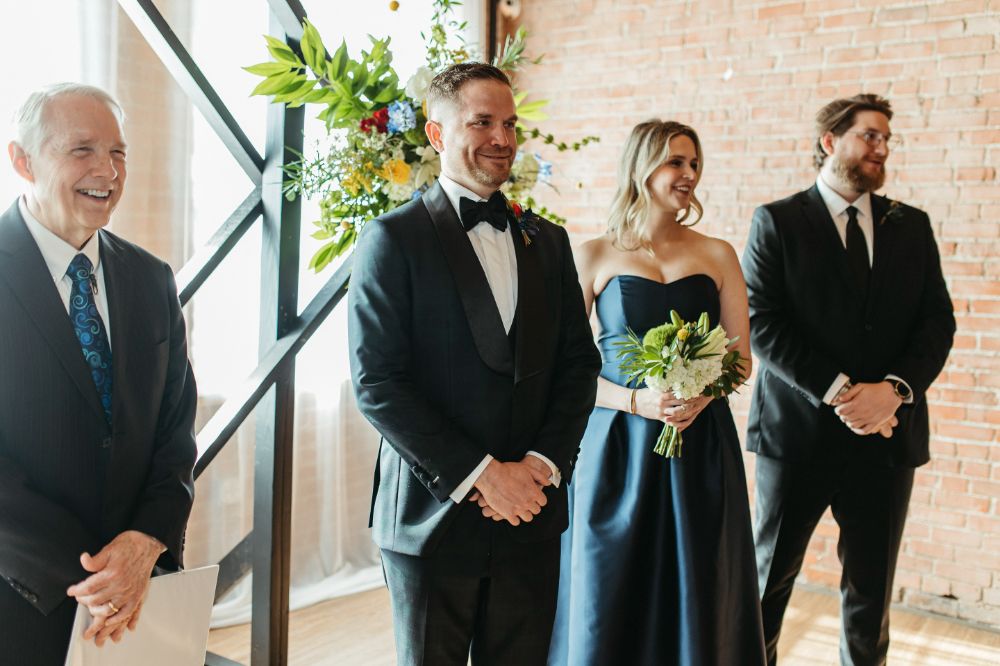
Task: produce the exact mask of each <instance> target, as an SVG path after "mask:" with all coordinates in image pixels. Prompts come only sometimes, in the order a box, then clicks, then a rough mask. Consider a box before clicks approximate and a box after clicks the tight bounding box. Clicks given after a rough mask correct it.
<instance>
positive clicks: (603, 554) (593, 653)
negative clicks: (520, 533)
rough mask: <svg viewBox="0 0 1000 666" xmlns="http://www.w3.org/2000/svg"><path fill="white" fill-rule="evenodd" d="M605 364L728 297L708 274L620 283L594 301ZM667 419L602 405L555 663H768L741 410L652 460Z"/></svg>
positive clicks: (592, 436) (723, 405) (593, 424)
mask: <svg viewBox="0 0 1000 666" xmlns="http://www.w3.org/2000/svg"><path fill="white" fill-rule="evenodd" d="M595 307H596V308H597V316H598V318H599V320H600V325H601V330H600V334H599V337H598V344H599V346H600V349H601V354H602V356H603V358H604V367H603V369H602V371H601V376H602V377H604V378H605V379H607V380H609V381H612V382H614V383H616V384H624V383H625V379H624V377H623V376H622V375H621V373H620V372H619V370H618V360H617V358H616V354H617V348H616V347H614V346H613V343H614V342H616V341H618V340H621V339H622V336H623V335H625V332H626V330H625V329H626V326H628V327H630V328H631V329H632V330H633V331H635V332H636V333H637V334H639V335H640V336H642V334H643V333H645V332H646V331H647V330H648V329H650V328H652V327H653V326H657V325H659V324H662V323H663V322H665V321H667V320H668V319H669V317H670V314H669V313H670V310H671V309H674V310H677V312H678V313H680V315H681V317H683V318H684V319H685V320H688V321H691V320H696V319H697V318H698V316H699V315H700V314H701V313H702V312H707V313H708V315H709V318H710V319H711V322H712V325H713V326H714V325H715V324H716V323H718V321H719V294H718V291H717V289H716V286H715V282H714V281H713V280H712V279H711V278H710V277H708V276H707V275H701V274H699V275H692V276H689V277H686V278H682V279H680V280H677V281H675V282H671V283H669V284H663V283H660V282H656V281H654V280H648V279H645V278H641V277H637V276H626V275H621V276H618V277H615V278H613V279H612V280H611V281H610V282H609V283H608V285H607V287H605V289H604V291H603V292H601V294H600V295H599V296H598V297H597V299H596V302H595ZM662 428H663V423H662V422H660V421H651V420H648V419H644V418H642V417H641V416H632V415H629V414H628V413H626V412H622V411H618V410H612V409H605V408H601V407H598V408H596V409H595V410H594V412H593V413H592V414H591V416H590V421H589V423H588V425H587V430H586V433H585V434H584V436H583V441H582V443H581V450H580V457H579V461H578V462H577V466H576V471H575V473H574V476H573V482H572V483H571V484H570V486H569V501H570V505H569V506H570V527H569V529H568V530H566V532H564V533H563V536H562V560H561V566H562V570H561V574H560V580H559V605H558V610H557V613H556V621H555V628H554V631H553V636H552V646H551V650H550V652H549V665H550V666H617V665H619V664H621V665H628V666H645V665H649V666H653V665H660V664H663V665H671V666H672V665H677V666H743V665H748V666H752V665H757V664H764V663H765V658H764V638H763V630H762V628H761V614H760V602H759V595H758V592H757V570H756V565H755V560H754V548H753V535H752V532H751V528H750V508H749V501H748V498H747V484H746V477H745V473H744V468H743V458H742V456H741V454H740V442H739V439H738V437H737V434H736V426H735V425H734V423H733V417H732V413H731V412H730V410H729V405H728V404H727V402H726V401H725V400H715V401H713V402H712V403H711V404H709V406H708V407H707V408H705V410H704V411H702V413H701V414H699V415H698V418H697V419H696V420H695V422H694V423H692V424H691V425H690V426H689V427H688V428H687V430H685V431H684V447H683V457H681V458H674V459H670V460H668V459H666V458H663V457H660V456H658V455H656V454H654V453H653V444H654V443H655V442H656V438H657V436H658V435H659V434H660V430H661V429H662Z"/></svg>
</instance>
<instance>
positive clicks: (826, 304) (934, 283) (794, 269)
mask: <svg viewBox="0 0 1000 666" xmlns="http://www.w3.org/2000/svg"><path fill="white" fill-rule="evenodd" d="M871 202H872V218H873V225H874V251H873V263H872V271H871V279H870V283H869V288H868V294H867V298H866V297H865V295H864V294H863V293H862V292H861V290H860V287H858V286H857V285H856V283H855V281H854V280H853V279H852V278H851V273H850V267H849V264H848V259H847V251H846V249H845V248H844V244H843V242H842V241H841V240H840V236H839V235H838V233H837V230H836V227H835V226H834V223H833V220H832V219H831V217H830V213H829V210H828V209H827V207H826V204H825V203H824V202H823V199H822V197H821V195H820V193H819V190H818V189H817V188H816V186H813V187H812V188H810V189H808V190H806V191H803V192H799V193H798V194H795V195H793V196H791V197H788V198H787V199H783V200H781V201H776V202H774V203H770V204H767V205H765V206H761V207H760V208H758V209H757V210H756V212H755V213H754V219H753V226H752V227H751V230H750V238H749V240H748V241H747V246H746V250H745V251H744V253H743V271H744V274H745V275H746V281H747V289H748V292H749V299H750V338H751V343H752V347H753V351H754V353H755V354H756V355H757V357H758V359H759V361H760V366H759V371H758V376H757V382H756V385H755V386H754V391H753V400H752V404H751V407H750V417H749V422H748V426H747V447H748V448H749V449H750V450H751V451H755V452H756V453H759V454H761V455H764V456H768V457H772V458H778V459H784V460H788V461H797V462H817V461H824V460H829V459H832V458H834V457H836V456H842V455H853V456H861V457H862V458H866V459H870V460H871V462H872V463H873V464H882V465H888V466H905V467H916V466H918V465H922V464H924V463H925V462H927V460H928V457H929V456H928V423H927V402H926V400H925V393H926V391H927V388H928V387H929V386H930V385H931V382H933V381H934V378H935V377H937V375H938V373H940V372H941V368H942V367H943V366H944V363H945V359H946V358H947V356H948V352H949V350H950V349H951V344H952V338H953V336H954V333H955V317H954V314H953V308H952V303H951V298H950V297H949V295H948V289H947V287H946V286H945V281H944V277H943V275H942V273H941V261H940V258H939V256H938V249H937V245H936V243H935V242H934V236H933V233H932V231H931V225H930V221H929V220H928V217H927V215H926V213H924V212H923V211H921V210H918V209H916V208H913V207H910V206H906V205H903V204H897V206H896V207H895V208H892V210H891V212H890V201H889V200H888V199H886V198H885V197H882V196H876V195H872V198H871ZM841 372H843V373H844V374H846V375H848V376H849V377H850V378H851V379H852V380H853V381H855V382H879V381H882V380H883V379H884V378H885V376H886V375H887V374H892V375H896V376H898V377H900V378H902V379H903V380H905V381H906V383H907V384H909V386H910V388H911V389H912V391H913V398H914V401H913V404H912V405H903V406H901V407H900V408H899V409H898V410H897V412H896V416H897V418H898V419H899V426H898V427H897V428H896V429H895V430H894V431H893V435H892V438H891V439H889V440H885V439H883V438H882V437H881V436H879V435H874V436H867V437H863V436H858V435H854V434H853V433H851V432H850V431H849V430H848V429H847V428H846V427H845V426H844V424H843V423H842V422H841V421H840V419H839V418H838V417H837V416H836V414H835V413H834V411H833V408H832V407H830V406H828V405H825V404H823V402H822V400H823V396H824V394H825V393H826V392H827V390H828V389H829V388H830V385H831V384H832V383H833V382H834V380H835V379H836V377H837V375H838V373H841Z"/></svg>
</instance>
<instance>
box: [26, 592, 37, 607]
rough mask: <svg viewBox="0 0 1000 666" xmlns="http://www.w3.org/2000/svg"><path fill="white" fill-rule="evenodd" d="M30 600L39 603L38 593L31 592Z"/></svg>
mask: <svg viewBox="0 0 1000 666" xmlns="http://www.w3.org/2000/svg"><path fill="white" fill-rule="evenodd" d="M28 601H30V602H31V603H33V604H37V603H38V595H37V594H35V593H33V592H32V593H29V594H28Z"/></svg>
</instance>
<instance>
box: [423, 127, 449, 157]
mask: <svg viewBox="0 0 1000 666" xmlns="http://www.w3.org/2000/svg"><path fill="white" fill-rule="evenodd" d="M424 133H425V134H427V140H428V141H430V142H431V145H432V146H434V150H436V151H438V152H439V153H440V152H441V151H443V150H444V137H443V136H442V133H441V123H439V122H437V121H436V120H428V121H427V122H426V123H425V124H424Z"/></svg>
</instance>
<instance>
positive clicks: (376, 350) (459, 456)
mask: <svg viewBox="0 0 1000 666" xmlns="http://www.w3.org/2000/svg"><path fill="white" fill-rule="evenodd" d="M509 232H510V233H512V234H514V249H515V254H516V258H517V276H518V282H517V284H518V297H517V308H516V313H515V317H514V324H513V328H512V331H513V332H512V335H510V336H508V334H507V333H506V332H505V330H504V327H503V324H502V322H501V319H500V313H499V310H498V309H497V306H496V302H495V300H494V298H493V294H492V292H491V291H490V287H489V284H488V282H487V280H486V275H485V273H484V271H483V269H482V267H481V265H480V263H479V260H478V259H477V257H476V254H475V252H474V250H473V248H472V244H471V243H470V241H469V239H468V236H467V233H466V231H465V230H464V229H463V227H462V224H461V222H460V221H459V218H458V215H457V214H456V212H455V210H454V208H453V207H452V205H451V203H450V201H449V200H448V197H447V195H446V194H445V192H444V190H443V189H442V188H441V185H440V184H439V183H435V184H434V186H433V187H431V188H430V189H429V190H428V191H427V192H426V193H425V194H424V195H423V197H422V198H420V199H417V200H414V201H411V202H409V203H407V204H405V205H403V206H401V207H399V208H397V209H396V210H394V211H392V212H390V213H387V214H386V215H383V216H382V217H380V218H378V219H376V220H373V221H371V222H369V223H368V224H367V225H365V228H364V231H363V232H362V233H361V236H360V238H359V241H358V246H357V249H356V251H355V260H354V266H353V271H352V276H351V284H350V289H349V290H348V298H349V324H348V326H349V338H350V358H351V370H352V377H353V381H354V388H355V393H356V396H357V401H358V407H359V408H360V410H361V412H362V413H363V414H364V415H365V416H366V417H367V419H368V420H369V421H371V423H372V424H373V425H374V426H375V428H376V429H377V430H378V431H379V432H380V433H381V434H382V437H383V444H382V446H381V449H380V453H379V463H378V469H377V472H376V486H377V488H376V491H377V492H376V493H375V497H374V498H373V515H372V521H373V525H372V527H373V535H374V538H375V541H376V543H377V544H378V545H379V546H380V547H382V548H384V549H388V550H392V551H396V552H400V553H404V554H409V555H431V554H435V553H437V552H438V551H439V550H441V549H442V548H444V549H447V548H453V549H454V550H456V551H462V550H463V549H465V548H467V547H468V546H469V544H468V538H474V535H476V534H481V529H482V526H483V525H485V524H486V523H491V522H492V521H490V520H489V519H486V518H483V517H482V516H481V514H480V512H479V510H478V507H477V506H476V505H475V503H470V502H463V503H461V504H456V503H455V502H453V501H452V500H451V499H450V498H449V495H450V494H451V493H452V492H453V491H454V490H455V488H457V487H458V486H459V485H460V484H461V482H462V481H463V480H465V478H466V477H467V476H469V474H470V473H471V472H472V471H473V470H474V469H475V468H476V466H477V465H478V464H479V463H480V462H481V461H482V459H483V458H484V456H485V455H486V454H492V455H493V456H494V457H495V458H496V459H497V460H499V461H501V462H510V461H518V460H520V459H521V458H522V457H523V456H524V455H525V454H526V453H527V452H528V451H529V450H533V451H537V452H539V453H541V454H542V455H544V456H546V457H547V458H549V459H550V460H551V461H552V462H554V463H555V465H556V466H558V467H559V469H560V471H561V473H562V484H561V485H560V487H559V488H558V489H555V488H551V487H550V488H548V489H546V493H547V495H548V505H547V506H546V507H544V508H543V509H542V512H541V514H540V515H539V516H536V517H535V519H534V520H533V521H532V522H531V523H526V524H522V525H521V526H519V527H511V526H510V525H508V524H507V523H504V527H503V529H506V530H507V532H508V534H506V536H508V537H509V538H510V539H513V540H514V541H521V542H531V541H535V540H542V539H545V538H550V537H555V536H556V535H558V534H559V533H560V532H562V530H563V529H565V527H566V525H567V510H566V483H568V482H569V480H570V478H571V476H572V471H573V466H574V464H575V462H576V458H577V453H578V450H579V444H580V438H581V437H582V435H583V430H584V428H585V427H586V423H587V418H588V416H589V414H590V411H591V409H592V408H593V406H594V400H595V397H596V391H597V374H598V372H599V370H600V365H601V360H600V355H599V354H598V352H597V349H596V347H595V346H594V343H593V336H592V333H591V329H590V326H589V323H588V321H587V316H586V311H585V308H584V304H583V295H582V293H581V290H580V286H579V283H578V281H577V274H576V268H575V265H574V263H573V256H572V253H571V250H570V244H569V239H568V236H567V235H566V232H565V230H563V229H562V228H561V227H558V226H556V225H554V224H551V223H549V222H547V221H544V220H539V221H538V228H537V233H536V234H535V235H534V238H533V239H532V240H531V242H530V244H526V243H525V242H524V240H523V238H522V234H521V231H520V230H519V229H517V228H515V226H514V225H511V227H510V229H509ZM467 537H468V538H467ZM444 542H447V545H445V546H443V547H442V543H444Z"/></svg>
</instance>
